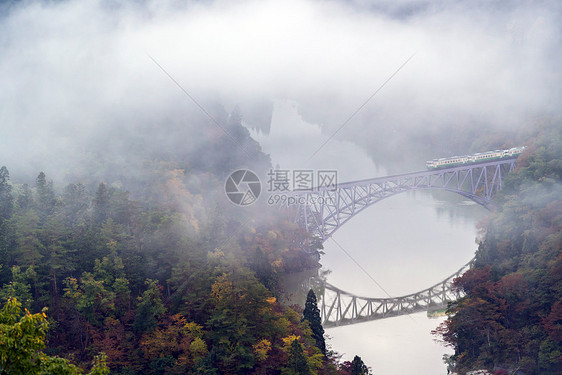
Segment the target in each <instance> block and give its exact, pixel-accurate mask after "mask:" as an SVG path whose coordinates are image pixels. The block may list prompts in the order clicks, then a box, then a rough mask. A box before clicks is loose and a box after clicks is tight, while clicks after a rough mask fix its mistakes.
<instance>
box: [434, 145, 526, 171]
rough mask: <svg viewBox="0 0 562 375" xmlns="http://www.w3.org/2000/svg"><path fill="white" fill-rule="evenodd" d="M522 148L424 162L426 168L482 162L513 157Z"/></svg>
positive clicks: (519, 152) (517, 154) (518, 153)
mask: <svg viewBox="0 0 562 375" xmlns="http://www.w3.org/2000/svg"><path fill="white" fill-rule="evenodd" d="M523 150H525V146H522V147H513V148H510V149H507V150H494V151H486V152H479V153H476V154H472V155H464V156H453V157H450V158H441V159H433V160H428V161H427V162H426V166H427V168H428V169H437V168H450V167H454V166H457V165H465V164H476V163H484V162H488V161H492V160H497V159H507V158H514V157H517V156H519V155H520V154H521V153H522V152H523Z"/></svg>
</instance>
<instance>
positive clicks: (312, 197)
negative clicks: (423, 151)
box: [295, 158, 516, 328]
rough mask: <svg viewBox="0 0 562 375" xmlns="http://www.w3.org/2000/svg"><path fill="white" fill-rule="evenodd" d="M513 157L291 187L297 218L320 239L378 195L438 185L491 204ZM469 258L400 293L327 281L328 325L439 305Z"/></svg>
mask: <svg viewBox="0 0 562 375" xmlns="http://www.w3.org/2000/svg"><path fill="white" fill-rule="evenodd" d="M515 165H516V158H510V159H501V160H497V161H491V162H486V163H481V164H469V165H463V166H457V167H451V168H441V169H436V170H428V171H421V172H414V173H406V174H400V175H394V176H388V177H377V178H372V179H367V180H360V181H352V182H346V183H341V184H338V185H337V186H336V187H334V188H329V187H327V188H317V189H312V190H306V191H298V192H295V194H296V195H298V196H299V203H301V204H300V205H299V206H298V207H297V216H296V223H297V224H299V225H300V226H301V227H302V228H304V229H306V230H307V231H308V232H309V233H311V234H312V235H314V236H316V237H318V238H320V239H321V240H322V243H324V242H325V241H326V240H327V239H328V238H330V237H331V236H332V235H333V234H334V233H335V232H336V231H337V230H338V229H339V228H341V227H342V226H343V225H344V224H346V223H347V222H348V221H349V220H351V219H352V218H353V217H354V216H355V215H358V214H359V213H360V212H362V211H363V210H365V209H367V208H368V207H370V206H372V205H374V204H375V203H377V202H380V201H381V200H383V199H385V198H388V197H391V196H393V195H396V194H400V193H403V192H407V191H412V190H420V189H439V190H445V191H450V192H453V193H456V194H460V195H462V196H464V197H467V198H469V199H472V200H473V201H475V202H476V203H478V204H480V205H482V206H484V207H486V208H488V209H490V208H491V206H492V205H493V203H492V198H493V197H494V195H495V194H496V193H497V192H498V191H500V190H501V189H502V184H503V179H504V177H505V175H506V174H508V173H509V172H511V171H513V170H514V169H515ZM472 262H473V260H471V261H470V262H469V263H468V264H466V265H464V266H463V267H462V268H460V269H459V270H458V271H456V272H455V273H453V274H452V275H451V276H449V277H447V278H446V279H445V280H443V281H441V282H439V283H437V284H435V285H433V286H431V287H429V288H427V289H424V290H422V291H419V292H416V293H412V294H409V295H405V296H400V297H389V298H371V297H360V296H357V295H354V294H353V293H349V292H346V291H344V290H341V289H339V288H337V287H335V286H333V285H331V284H328V283H325V284H323V285H322V286H321V289H322V290H321V294H320V306H319V307H320V312H321V317H322V322H323V325H324V326H325V327H326V328H330V327H335V326H340V325H347V324H356V323H361V322H366V321H370V320H376V319H384V318H389V317H393V316H399V315H406V314H411V313H415V312H420V311H428V310H431V309H435V310H439V309H444V308H446V307H447V305H448V303H449V302H451V301H455V300H457V299H458V298H460V297H462V296H461V295H460V294H459V293H460V292H459V291H458V290H456V289H455V288H453V281H454V279H455V278H457V277H459V276H460V275H462V274H463V273H464V272H465V271H467V270H468V269H469V268H470V267H471V265H472Z"/></svg>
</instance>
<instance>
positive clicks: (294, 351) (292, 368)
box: [282, 339, 311, 375]
mask: <svg viewBox="0 0 562 375" xmlns="http://www.w3.org/2000/svg"><path fill="white" fill-rule="evenodd" d="M288 354H289V359H288V360H287V366H285V368H284V369H283V371H282V374H283V375H308V374H311V371H310V367H309V366H308V361H307V360H306V356H305V355H304V351H303V349H302V345H301V343H300V342H299V341H298V340H297V339H294V340H293V342H292V343H291V347H290V348H289V353H288Z"/></svg>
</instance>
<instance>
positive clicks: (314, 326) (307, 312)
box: [302, 289, 326, 355]
mask: <svg viewBox="0 0 562 375" xmlns="http://www.w3.org/2000/svg"><path fill="white" fill-rule="evenodd" d="M302 315H303V317H302V319H303V321H304V320H306V321H308V323H309V324H310V329H311V330H312V337H314V339H315V340H316V346H317V347H318V349H320V351H321V352H322V354H324V355H326V341H325V339H324V327H322V318H321V317H320V309H319V308H318V302H317V301H316V294H314V291H313V290H312V289H310V290H309V291H308V295H307V296H306V303H305V305H304V311H303V313H302Z"/></svg>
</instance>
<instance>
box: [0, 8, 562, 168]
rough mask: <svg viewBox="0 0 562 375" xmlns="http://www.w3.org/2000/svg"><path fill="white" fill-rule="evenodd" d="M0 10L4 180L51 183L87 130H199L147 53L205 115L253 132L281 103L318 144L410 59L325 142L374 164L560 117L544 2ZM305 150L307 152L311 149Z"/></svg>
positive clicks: (89, 138) (553, 19) (434, 152)
mask: <svg viewBox="0 0 562 375" xmlns="http://www.w3.org/2000/svg"><path fill="white" fill-rule="evenodd" d="M0 9H1V12H2V16H1V17H0V48H1V49H0V51H1V57H0V82H2V84H1V86H0V103H1V107H0V124H1V128H0V139H1V140H2V147H1V149H0V160H2V164H6V165H7V166H8V167H9V168H10V169H11V170H12V171H14V172H16V173H23V170H26V171H28V172H29V173H30V174H36V173H37V171H38V170H40V169H45V170H46V172H47V173H49V172H51V175H52V176H55V177H56V174H57V173H60V170H61V167H62V166H67V169H70V166H69V163H70V162H71V161H75V160H76V157H75V156H76V154H77V153H80V152H84V150H91V149H97V148H103V147H104V145H100V144H97V143H96V142H95V141H96V140H98V139H99V137H98V135H99V134H107V133H108V132H111V133H112V134H115V137H114V138H116V140H115V142H118V140H123V142H126V139H127V138H128V135H130V134H132V133H135V132H137V133H138V132H141V131H143V128H142V127H141V126H140V125H139V124H142V123H146V122H150V123H152V124H158V123H164V122H166V121H176V122H178V123H182V122H185V123H188V122H189V123H193V122H198V123H205V121H207V120H208V119H206V117H205V114H203V113H201V111H200V110H199V109H198V108H197V107H196V106H195V104H194V103H193V102H192V101H191V100H190V99H189V98H188V97H187V96H186V95H185V94H184V93H183V92H182V91H181V90H180V89H179V88H178V87H177V86H176V85H175V83H174V82H173V81H172V80H171V79H170V78H169V77H168V76H166V74H164V72H162V71H161V70H160V69H159V67H158V66H157V65H156V64H155V63H154V62H153V61H152V60H151V59H150V57H153V58H154V60H156V61H157V62H158V63H159V64H161V66H162V67H163V68H164V69H165V70H166V72H167V73H168V74H169V75H170V76H172V77H173V79H175V80H176V81H177V83H178V84H179V85H181V86H182V87H183V88H184V89H185V90H186V91H187V92H188V93H189V94H190V95H192V96H193V97H194V98H196V99H197V100H198V101H199V102H200V103H202V105H203V107H205V106H212V105H215V106H216V105H222V106H223V107H224V109H225V110H226V111H227V112H230V111H232V109H233V108H234V106H235V105H239V107H240V110H241V112H242V115H243V116H244V118H245V119H247V120H248V123H250V122H252V121H253V124H250V125H252V126H256V127H260V128H264V129H267V128H268V127H269V124H268V123H267V122H268V121H269V119H270V118H271V114H268V113H267V111H268V110H269V111H270V110H271V108H272V106H271V105H268V103H271V101H274V100H284V99H288V100H292V101H294V102H295V103H296V105H297V107H298V110H299V112H300V113H301V114H302V116H303V118H304V119H306V120H307V121H309V122H311V123H314V124H317V125H318V126H320V128H321V129H322V132H323V133H324V134H326V135H328V134H332V133H333V132H335V131H336V129H337V128H338V127H340V126H341V125H342V124H343V123H344V122H345V121H346V120H348V118H349V116H350V115H351V114H352V113H353V112H354V111H355V110H356V109H357V108H358V107H359V106H360V105H361V104H362V103H364V102H365V100H366V99H367V98H369V97H370V96H371V95H372V94H373V93H374V92H375V91H376V90H377V88H379V87H380V86H381V85H382V84H383V83H384V82H385V81H386V80H387V79H388V78H389V77H390V76H391V75H392V74H393V73H394V72H395V71H396V70H397V68H398V67H399V66H400V65H402V64H403V63H404V62H405V61H406V60H407V59H408V58H409V57H410V56H412V55H413V58H412V59H411V60H410V61H409V62H408V63H407V64H406V65H405V66H404V67H403V68H402V69H401V70H400V71H399V72H398V73H397V74H396V75H395V76H394V77H393V78H392V79H391V80H390V81H389V82H388V83H387V84H386V85H385V86H384V87H383V88H382V89H381V90H380V92H378V93H377V94H376V95H375V96H374V97H373V98H372V99H371V100H370V101H369V102H368V103H367V104H366V105H365V107H364V108H363V109H362V110H361V111H360V112H359V113H358V114H357V115H356V116H355V117H354V118H353V119H351V121H349V122H348V123H347V124H346V125H345V127H344V128H342V129H341V131H340V132H339V133H338V135H337V138H340V139H347V140H350V141H352V142H355V143H357V144H359V145H360V146H361V147H364V148H365V149H366V150H367V152H368V153H370V154H371V155H372V156H373V157H376V158H378V160H377V162H379V163H380V162H381V160H382V161H384V159H385V156H388V159H391V158H392V157H394V158H396V152H392V150H396V149H397V148H399V149H400V150H401V152H403V153H407V154H408V155H409V154H410V153H411V152H413V151H419V153H420V154H422V155H424V156H425V155H427V156H432V157H434V156H440V155H439V154H440V153H444V152H459V153H462V152H468V151H469V148H470V147H471V140H470V139H468V140H467V139H466V137H467V136H478V135H482V134H485V132H490V131H494V129H513V128H517V127H519V126H524V125H526V124H528V123H529V122H530V121H533V120H534V119H535V118H537V117H538V116H545V115H551V114H556V113H558V112H559V111H560V108H559V106H557V103H559V102H560V99H561V92H560V87H562V86H561V85H560V83H561V82H560V81H561V77H560V72H559V69H558V66H559V63H560V52H559V50H560V49H559V48H558V46H559V45H560V35H561V33H560V22H559V19H560V5H559V3H558V2H556V1H543V2H525V1H518V2H508V3H505V4H504V3H502V4H501V5H499V4H495V3H494V4H491V3H489V2H484V1H477V2H456V3H452V2H441V1H434V2H432V1H399V2H390V1H383V2H370V1H355V2H351V3H347V2H339V1H302V0H289V1H284V2H276V1H238V2H227V1H211V2H195V1H193V2H189V1H187V2H186V1H140V2H126V1H94V0H86V1H46V2H41V1H23V2H13V3H12V2H3V3H2V6H1V8H0ZM256 108H260V111H261V112H260V111H257V112H258V113H256V110H255V109H256ZM264 111H265V113H263V112H264ZM194 119H195V120H194ZM208 122H209V121H207V124H206V125H200V126H211V127H212V126H214V125H213V124H209V123H208ZM198 126H199V125H198ZM144 131H146V129H145V130H144ZM150 132H154V133H158V126H152V127H150ZM444 132H447V133H448V134H449V135H448V137H440V136H441V135H443V134H444ZM451 132H452V134H451ZM152 135H153V134H150V135H149V136H152ZM157 135H158V136H157V137H156V138H155V140H156V141H159V142H162V144H163V147H166V146H167V143H166V142H167V140H166V136H165V134H164V135H162V134H157ZM457 138H460V139H457ZM444 139H445V140H444ZM197 142H198V139H191V140H186V142H185V147H186V148H190V147H191V148H192V147H195V145H197ZM496 143H498V142H496ZM459 145H461V146H462V147H460V146H459ZM499 146H501V145H494V147H499ZM303 147H307V148H309V149H310V153H311V154H312V153H313V151H314V150H316V149H317V148H318V147H320V143H319V144H309V145H303ZM455 147H456V148H463V149H461V150H454V151H453V150H452V149H454V148H455ZM115 148H116V149H118V150H119V151H122V153H123V154H124V155H123V159H130V158H131V157H132V156H130V155H127V150H126V149H127V147H121V145H118V146H115ZM327 148H329V146H327ZM450 149H451V150H450ZM386 151H388V155H385V154H384V152H386ZM324 152H325V151H324ZM303 163H304V161H303Z"/></svg>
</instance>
